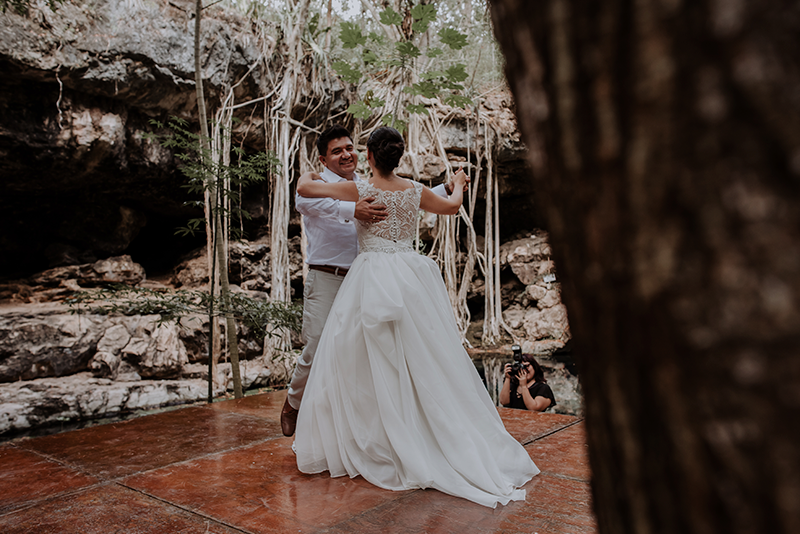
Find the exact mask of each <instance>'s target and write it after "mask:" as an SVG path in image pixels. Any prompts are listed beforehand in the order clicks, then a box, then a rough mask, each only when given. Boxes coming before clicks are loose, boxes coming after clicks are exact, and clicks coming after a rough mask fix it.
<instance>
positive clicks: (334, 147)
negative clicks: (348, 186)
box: [319, 137, 358, 180]
mask: <svg viewBox="0 0 800 534" xmlns="http://www.w3.org/2000/svg"><path fill="white" fill-rule="evenodd" d="M319 160H320V161H321V162H322V164H323V165H325V166H326V167H327V168H328V169H330V170H331V171H333V172H335V173H336V174H338V175H339V176H341V177H342V178H346V179H348V180H352V178H353V174H354V173H355V172H356V165H357V164H358V155H357V154H356V148H355V147H354V146H353V140H352V139H350V138H349V137H340V138H338V139H333V140H331V141H330V142H329V143H328V153H327V154H325V156H320V157H319Z"/></svg>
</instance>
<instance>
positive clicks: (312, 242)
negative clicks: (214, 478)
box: [281, 124, 452, 436]
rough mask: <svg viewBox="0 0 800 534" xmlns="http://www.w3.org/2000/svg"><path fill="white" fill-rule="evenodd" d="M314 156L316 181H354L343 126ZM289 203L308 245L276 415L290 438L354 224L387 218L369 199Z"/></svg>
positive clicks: (352, 254) (442, 188)
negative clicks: (294, 354)
mask: <svg viewBox="0 0 800 534" xmlns="http://www.w3.org/2000/svg"><path fill="white" fill-rule="evenodd" d="M317 151H318V152H319V160H320V162H322V164H323V165H324V166H325V170H324V171H322V174H321V175H320V176H321V177H322V179H323V180H324V181H326V182H328V183H336V182H341V181H343V180H356V181H357V180H359V177H358V175H357V174H356V166H357V164H358V155H357V154H356V150H355V146H354V145H353V139H352V137H351V136H350V132H349V131H348V130H347V129H346V128H345V127H344V126H340V125H338V124H337V125H334V126H331V127H330V128H328V129H327V130H325V131H324V132H322V134H321V135H320V136H319V138H318V139H317ZM451 187H452V186H451V185H450V183H448V184H446V185H445V184H443V185H439V186H436V187H435V188H434V189H433V191H434V192H435V193H437V194H438V195H441V196H445V195H447V194H448V193H450V192H452V189H451ZM294 199H295V207H297V211H299V212H300V213H301V214H302V215H303V223H304V225H305V230H306V237H307V239H308V249H307V251H306V262H307V263H308V276H307V277H306V283H305V288H304V290H303V332H302V337H303V339H304V340H305V343H306V346H305V348H304V349H303V352H302V354H300V357H299V358H298V359H297V366H296V367H295V369H294V373H293V375H292V381H291V382H290V383H289V393H288V395H287V396H286V401H285V402H284V403H283V409H282V410H281V430H282V431H283V435H284V436H291V435H293V434H294V430H295V427H296V426H297V414H298V410H299V409H300V402H301V400H302V399H303V392H304V391H305V387H306V382H307V381H308V374H309V373H310V372H311V364H312V362H313V361H314V354H315V353H316V351H317V345H318V343H319V338H320V336H321V335H322V329H323V328H324V326H325V321H326V320H327V319H328V313H329V312H330V310H331V305H333V300H334V298H336V293H337V292H338V291H339V286H341V285H342V280H344V276H345V275H346V274H347V270H348V269H349V268H350V264H352V263H353V260H355V258H356V255H357V254H358V237H357V236H356V227H355V224H354V220H355V219H359V220H362V221H373V222H377V221H382V220H384V219H385V218H386V206H384V205H383V204H375V203H374V201H375V198H374V197H369V198H363V199H359V201H358V202H347V201H344V200H334V199H332V198H305V197H301V196H299V195H297V194H295V197H294Z"/></svg>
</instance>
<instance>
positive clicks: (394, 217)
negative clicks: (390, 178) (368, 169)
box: [356, 181, 423, 253]
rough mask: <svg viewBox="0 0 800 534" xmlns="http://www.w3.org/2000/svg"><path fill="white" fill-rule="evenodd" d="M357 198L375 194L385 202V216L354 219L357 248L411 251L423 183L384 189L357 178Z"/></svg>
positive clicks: (377, 199)
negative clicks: (370, 219) (379, 218)
mask: <svg viewBox="0 0 800 534" xmlns="http://www.w3.org/2000/svg"><path fill="white" fill-rule="evenodd" d="M356 187H358V198H366V197H375V202H377V203H379V204H384V205H385V206H386V212H387V214H388V216H387V217H386V219H384V220H382V221H379V222H376V223H372V222H369V221H356V229H357V230H358V249H359V252H389V253H393V252H411V251H413V250H414V237H415V235H416V233H417V232H416V231H417V213H418V212H419V201H420V198H422V187H423V186H422V184H421V183H419V182H414V187H409V188H408V189H404V190H402V191H384V190H383V189H378V188H377V187H375V186H374V185H372V184H371V183H369V182H367V181H361V182H356Z"/></svg>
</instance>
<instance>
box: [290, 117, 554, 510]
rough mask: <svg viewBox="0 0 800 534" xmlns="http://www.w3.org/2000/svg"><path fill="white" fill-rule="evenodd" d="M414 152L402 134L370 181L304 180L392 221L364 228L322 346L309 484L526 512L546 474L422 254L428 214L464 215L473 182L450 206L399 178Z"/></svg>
mask: <svg viewBox="0 0 800 534" xmlns="http://www.w3.org/2000/svg"><path fill="white" fill-rule="evenodd" d="M404 150H405V144H404V143H403V138H402V136H401V135H400V133H399V132H398V131H397V130H395V129H394V128H388V127H383V128H378V129H377V130H375V131H374V132H373V133H372V135H371V136H370V138H369V141H368V142H367V161H368V162H369V166H370V168H371V169H372V177H371V178H370V179H369V180H365V181H360V182H339V183H330V184H329V183H326V182H324V181H321V180H319V179H315V178H318V175H315V174H314V173H306V174H305V175H303V176H302V177H301V178H300V180H299V182H298V185H297V193H298V194H299V195H301V196H304V197H332V198H338V199H341V200H351V201H357V200H358V199H359V198H365V197H375V198H376V201H377V202H380V203H382V204H385V205H386V206H387V213H388V217H387V218H386V219H385V220H383V221H378V222H375V223H369V222H362V221H357V223H356V224H357V229H358V241H359V255H358V256H357V257H356V260H355V262H354V263H353V265H352V267H351V268H350V271H349V272H348V274H347V276H346V277H345V279H344V282H343V283H342V286H341V288H340V289H339V292H338V295H337V297H336V300H335V301H334V303H333V307H332V308H331V311H330V315H329V316H328V321H327V323H326V324H325V329H324V331H323V333H322V337H321V338H320V342H319V348H318V349H317V354H316V357H315V359H314V365H313V366H312V368H311V374H310V376H309V379H308V385H307V386H306V393H305V396H304V398H303V403H302V405H301V407H300V414H299V416H298V421H297V434H296V441H295V445H296V450H297V466H298V468H299V469H300V471H302V472H303V473H320V472H323V471H329V472H330V474H331V476H332V477H337V476H342V475H349V476H350V477H355V476H357V475H361V476H363V477H364V478H365V479H366V480H367V481H369V482H371V483H372V484H375V485H376V486H380V487H381V488H386V489H390V490H408V489H417V488H435V489H437V490H439V491H442V492H444V493H448V494H450V495H455V496H458V497H463V498H465V499H469V500H470V501H473V502H476V503H478V504H482V505H484V506H490V507H495V506H496V505H497V503H501V504H507V503H508V502H509V501H511V500H523V499H524V498H525V490H522V489H519V488H520V487H521V486H522V485H523V484H525V483H526V482H527V481H528V480H530V479H531V477H533V476H534V475H536V474H538V473H539V469H538V468H537V467H536V465H534V463H533V461H531V459H530V457H529V456H528V453H527V452H526V451H525V449H524V448H523V447H522V446H521V445H520V444H519V443H518V442H517V441H516V440H515V439H514V438H512V437H511V435H509V434H508V432H506V430H505V428H504V427H503V423H502V421H501V420H500V417H499V415H498V413H497V410H496V408H495V407H494V405H493V404H492V401H491V399H490V397H489V394H488V393H487V391H486V389H485V388H484V386H483V383H482V382H481V380H480V377H479V376H478V373H477V371H476V370H475V367H474V365H473V364H472V361H471V360H470V358H469V356H468V354H467V353H466V351H465V350H464V348H463V347H462V345H461V340H460V337H459V333H458V330H457V328H456V323H455V318H454V316H453V311H452V308H451V306H450V301H449V299H448V296H447V291H446V289H445V286H444V283H443V281H442V277H441V274H440V272H439V268H438V267H437V265H436V263H435V262H434V261H432V260H431V259H430V258H427V257H426V256H423V255H421V254H419V253H417V252H416V251H415V250H414V247H413V240H414V236H415V234H416V221H417V212H418V210H419V209H423V210H426V211H430V212H433V213H439V214H454V213H456V212H457V211H458V208H459V206H460V205H461V201H462V195H463V188H464V184H465V183H466V175H465V174H464V173H463V171H459V172H458V173H457V174H456V175H455V177H454V186H453V195H452V196H451V197H449V198H443V197H440V196H438V195H436V194H434V193H432V192H431V190H430V189H428V188H427V187H424V186H423V185H422V184H420V183H418V182H413V181H411V180H406V179H403V178H400V177H398V176H397V175H396V174H395V173H394V169H395V168H396V167H397V165H398V163H399V161H400V158H401V157H402V155H403V152H404Z"/></svg>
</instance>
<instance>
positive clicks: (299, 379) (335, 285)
mask: <svg viewBox="0 0 800 534" xmlns="http://www.w3.org/2000/svg"><path fill="white" fill-rule="evenodd" d="M343 280H344V277H343V276H337V275H335V274H330V273H323V272H322V271H316V270H313V269H310V270H309V271H308V276H307V277H306V284H305V287H304V288H303V332H302V336H303V341H304V342H305V344H306V346H305V347H304V348H303V352H302V354H300V357H299V358H298V359H297V365H296V366H295V368H294V373H293V374H292V381H291V382H290V383H289V404H290V405H291V406H292V408H294V409H295V410H299V409H300V401H302V400H303V392H304V391H305V389H306V382H308V374H309V373H310V372H311V364H312V363H313V362H314V354H316V352H317V345H319V338H320V336H321V335H322V329H323V328H325V321H327V320H328V313H330V311H331V306H332V305H333V300H334V299H335V298H336V293H338V292H339V286H341V285H342V281H343Z"/></svg>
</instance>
